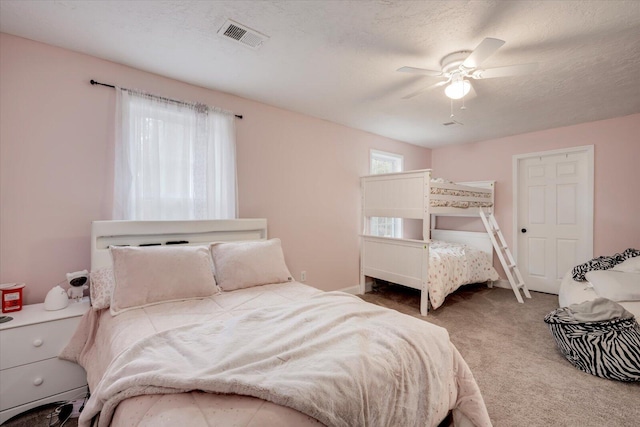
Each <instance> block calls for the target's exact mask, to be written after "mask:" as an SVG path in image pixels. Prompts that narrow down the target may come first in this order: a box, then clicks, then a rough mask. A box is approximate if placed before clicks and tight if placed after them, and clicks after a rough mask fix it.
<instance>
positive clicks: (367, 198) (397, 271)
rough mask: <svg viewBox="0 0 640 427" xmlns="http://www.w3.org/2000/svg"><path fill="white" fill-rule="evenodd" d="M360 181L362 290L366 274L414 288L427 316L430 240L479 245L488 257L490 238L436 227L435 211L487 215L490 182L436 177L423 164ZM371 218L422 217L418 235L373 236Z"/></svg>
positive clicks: (491, 191)
mask: <svg viewBox="0 0 640 427" xmlns="http://www.w3.org/2000/svg"><path fill="white" fill-rule="evenodd" d="M361 186H362V215H363V234H362V244H361V249H360V292H361V293H363V294H364V293H365V292H366V278H367V277H369V278H373V279H380V280H385V281H388V282H391V283H395V284H400V285H404V286H407V287H410V288H414V289H418V290H420V291H421V299H420V313H421V314H422V315H423V316H426V315H427V312H428V307H429V275H428V271H429V250H430V246H431V242H432V239H433V240H438V241H446V242H453V243H459V244H464V245H467V246H468V247H471V248H475V249H478V250H480V251H482V252H484V253H486V254H488V256H489V258H488V259H489V260H490V262H492V260H493V245H494V238H493V237H492V236H491V234H490V233H488V232H468V231H454V230H438V229H435V224H436V218H437V216H474V217H476V216H482V214H483V213H484V214H485V215H491V214H492V213H493V204H494V187H495V182H494V181H477V182H465V183H453V182H451V181H446V180H443V179H434V178H432V175H431V170H430V169H425V170H417V171H409V172H399V173H391V174H379V175H369V176H364V177H362V178H361ZM372 217H389V218H403V219H418V220H422V239H421V240H419V239H405V238H395V237H383V236H374V235H372V233H371V232H372V230H371V229H370V220H369V219H370V218H372ZM483 219H486V217H483ZM485 225H486V223H485ZM491 268H493V267H491ZM494 280H495V279H494Z"/></svg>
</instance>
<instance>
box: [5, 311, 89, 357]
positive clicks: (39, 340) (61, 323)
mask: <svg viewBox="0 0 640 427" xmlns="http://www.w3.org/2000/svg"><path fill="white" fill-rule="evenodd" d="M79 321H80V318H79V317H69V318H66V319H60V320H56V321H51V322H45V323H35V324H32V325H28V326H23V327H20V328H13V329H7V330H4V331H2V334H0V369H8V368H13V367H15V366H20V365H25V364H27V363H31V362H36V361H38V360H44V359H50V358H52V357H57V356H58V354H59V353H60V351H61V350H62V349H63V348H64V346H65V345H67V343H68V342H69V340H70V339H71V336H72V335H73V333H74V332H75V330H76V327H77V326H78V323H79Z"/></svg>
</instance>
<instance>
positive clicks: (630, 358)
mask: <svg viewBox="0 0 640 427" xmlns="http://www.w3.org/2000/svg"><path fill="white" fill-rule="evenodd" d="M594 302H596V304H597V303H598V302H599V303H600V304H608V305H609V306H611V304H613V305H616V306H618V307H619V308H620V310H621V311H620V312H619V313H621V316H620V317H614V318H610V319H607V320H596V321H583V320H580V316H576V313H575V312H574V311H573V310H572V308H575V307H577V306H580V305H584V304H586V303H582V304H574V305H571V306H569V307H561V308H558V309H556V310H554V311H552V312H551V313H549V314H547V315H546V316H545V318H544V321H545V323H546V324H547V325H548V326H549V329H550V330H551V334H552V335H553V337H554V339H555V341H556V344H557V345H558V348H559V350H560V352H561V353H562V354H563V355H564V357H565V358H566V359H567V360H568V361H569V362H571V364H572V365H573V366H575V367H576V368H578V369H580V370H581V371H584V372H587V373H589V374H592V375H596V376H599V377H602V378H607V379H610V380H618V381H640V325H638V322H636V319H635V318H634V316H633V314H631V313H629V312H628V311H626V310H625V309H624V308H623V307H622V306H620V305H619V304H617V303H615V302H613V301H610V300H606V299H605V298H598V299H597V300H594ZM589 303H592V302H589ZM591 314H593V313H591ZM576 317H578V318H576ZM592 317H594V318H597V317H598V316H597V315H596V316H592ZM587 318H588V316H587Z"/></svg>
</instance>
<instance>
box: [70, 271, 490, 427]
mask: <svg viewBox="0 0 640 427" xmlns="http://www.w3.org/2000/svg"><path fill="white" fill-rule="evenodd" d="M323 294H325V293H324V292H321V291H319V290H317V289H314V288H311V287H308V286H306V285H302V284H299V283H296V282H292V283H283V284H274V285H265V286H256V287H253V288H247V289H242V290H237V291H232V292H223V293H222V294H219V295H215V296H213V297H210V298H205V299H202V300H191V301H182V302H170V303H163V304H158V305H154V306H148V307H145V308H140V309H134V310H131V311H127V312H124V313H122V314H119V315H118V316H111V314H110V313H109V310H108V309H105V310H99V311H96V310H89V312H88V313H87V314H86V315H85V316H84V317H83V319H82V322H81V325H80V327H79V329H78V330H77V331H76V333H75V335H74V337H73V339H72V341H71V342H70V343H69V344H68V345H67V347H66V348H65V349H64V350H63V353H62V354H61V357H62V358H65V359H68V360H73V361H77V362H78V363H80V364H81V365H82V366H83V367H84V368H85V369H86V371H87V380H88V384H89V387H90V390H91V391H92V393H94V394H95V395H98V396H100V395H101V393H100V390H104V388H105V384H103V383H102V382H103V378H104V377H106V376H107V373H108V372H110V370H111V368H112V367H113V365H117V361H118V358H120V357H122V355H123V354H125V353H127V351H128V350H130V349H131V348H132V347H137V346H139V344H140V342H142V341H143V340H147V339H149V338H154V337H155V336H156V334H164V333H166V332H169V333H170V332H173V331H175V330H177V329H179V330H181V329H182V328H185V327H187V325H200V326H202V324H203V322H209V321H216V320H223V319H224V320H232V322H231V323H234V322H235V319H238V318H239V317H241V316H242V315H243V314H247V313H254V312H255V310H256V309H258V310H259V309H261V308H264V307H268V306H273V305H277V304H287V303H298V302H304V301H310V300H311V299H312V297H314V296H322V295H323ZM339 294H342V293H339ZM343 295H346V294H343ZM350 297H352V296H350ZM352 298H354V297H352ZM358 301H359V302H360V304H366V303H363V302H362V301H361V300H358ZM366 305H367V306H369V304H366ZM373 307H376V306H373ZM376 308H377V309H380V308H379V307H376ZM384 310H387V309H384ZM387 311H389V310H387ZM394 313H395V312H394ZM401 316H402V315H401ZM327 317H331V316H327ZM403 317H406V316H403ZM408 319H409V320H408V321H417V320H416V319H413V318H410V317H409V318H408ZM336 321H340V322H342V323H345V321H344V319H336ZM347 322H348V321H347ZM225 323H227V322H225ZM420 325H421V326H420V328H421V330H422V329H423V328H424V325H423V324H422V322H421V323H420ZM336 327H337V326H336ZM271 331H273V330H271ZM286 331H287V330H286V328H282V330H281V331H279V332H278V331H275V335H274V337H275V338H274V339H276V340H278V338H277V336H278V334H280V335H282V334H283V333H284V334H286V333H287V332H286ZM265 333H267V334H269V333H271V332H269V331H265ZM444 334H445V335H446V332H444ZM277 342H279V341H277ZM428 347H430V349H428V351H427V353H429V352H431V351H433V350H431V349H432V348H448V349H449V350H447V351H446V352H444V353H442V354H446V353H449V354H450V355H451V357H452V360H448V361H447V362H446V363H445V366H440V365H438V364H435V363H434V364H433V365H431V366H430V368H429V369H428V371H429V375H433V377H429V378H430V381H426V384H423V386H424V390H423V391H420V392H419V393H417V395H418V396H419V397H420V399H425V404H426V405H427V407H429V408H430V409H429V410H430V411H432V412H433V414H437V416H436V417H435V418H437V419H438V420H437V421H435V420H434V423H433V425H437V424H438V422H439V421H440V420H441V419H443V418H444V417H445V416H446V414H447V413H448V411H449V410H453V416H454V422H455V424H456V425H490V421H489V418H488V414H487V413H486V408H485V407H484V402H483V400H482V396H481V395H480V392H479V389H478V387H477V384H476V383H475V380H474V379H473V375H472V374H471V372H470V370H469V368H468V366H467V365H466V363H465V362H464V360H463V359H462V357H461V356H460V354H459V353H458V351H457V350H456V349H455V347H454V346H453V344H451V343H450V341H448V337H447V339H446V340H445V341H442V340H434V341H432V342H431V344H430V345H429V346H428ZM142 348H146V346H142ZM235 350H236V349H234V351H235ZM425 350H427V349H425ZM257 351H258V350H255V351H254V352H257ZM152 354H157V355H158V356H160V354H164V353H159V352H158V353H152ZM198 354H201V353H198ZM206 354H210V353H206ZM234 354H235V353H234ZM163 357H164V356H163ZM150 359H154V357H147V358H144V359H143V360H150ZM365 359H366V358H365ZM436 359H437V358H436ZM445 359H446V357H445ZM133 363H134V364H135V363H137V362H136V361H135V360H134V361H133ZM125 366H127V368H126V369H125V370H128V369H130V368H129V367H128V366H129V365H128V364H125ZM320 371H322V369H320ZM153 372H155V371H153ZM322 372H324V373H322ZM322 372H321V373H320V374H321V375H325V376H327V378H328V380H329V381H331V379H332V377H331V375H333V373H332V372H331V371H326V372H325V371H322ZM117 378H118V381H120V379H121V377H120V376H118V377H117ZM118 381H116V383H117V382H118ZM114 384H115V383H114ZM434 384H435V385H438V386H437V387H436V388H438V387H440V389H441V390H440V392H438V393H434V392H433V390H432V389H433V387H434ZM427 390H431V393H429V392H428V391H427ZM153 391H154V389H150V393H151V394H144V395H137V396H136V395H133V396H129V397H128V398H127V399H124V400H122V401H121V402H119V403H117V404H116V406H113V407H112V408H111V409H110V410H109V412H107V414H108V413H110V414H111V415H112V418H111V417H109V416H104V415H105V414H104V413H103V415H102V416H101V419H100V420H99V425H100V426H102V425H113V426H121V425H150V426H151V425H153V426H163V425H166V426H169V425H171V426H174V425H188V426H190V427H199V426H203V427H204V426H211V425H229V426H256V425H260V426H281V425H295V426H301V427H302V426H318V425H322V424H321V423H319V422H318V421H317V420H316V419H315V418H313V417H311V416H308V415H305V414H304V413H302V412H299V411H297V410H295V409H292V408H290V407H287V406H280V405H278V404H275V403H271V402H269V401H266V400H262V399H259V398H256V397H250V396H248V395H239V394H215V393H205V392H202V391H197V390H193V389H191V390H188V389H187V390H183V391H184V392H181V393H175V392H171V393H168V394H162V393H161V392H158V393H154V392H153ZM374 391H375V390H369V391H368V392H367V395H368V394H369V393H373V392H374ZM411 394H412V395H415V394H416V393H411ZM92 397H94V395H92ZM420 399H418V401H420ZM90 402H91V401H90ZM107 406H108V405H107ZM90 410H91V405H90V404H89V403H88V404H87V408H86V409H85V412H86V413H85V412H83V414H84V415H85V419H82V417H81V419H80V421H81V422H80V425H81V426H88V425H89V422H90V421H89V420H88V419H86V417H88V416H89V413H90ZM104 410H105V409H103V411H104ZM369 410H370V409H367V410H366V411H369ZM103 418H104V419H103Z"/></svg>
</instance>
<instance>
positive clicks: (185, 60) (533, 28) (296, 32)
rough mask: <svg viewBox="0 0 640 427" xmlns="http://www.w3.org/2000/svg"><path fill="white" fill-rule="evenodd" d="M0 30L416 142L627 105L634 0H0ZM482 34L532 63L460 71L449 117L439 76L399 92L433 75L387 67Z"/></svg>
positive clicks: (639, 48)
mask: <svg viewBox="0 0 640 427" xmlns="http://www.w3.org/2000/svg"><path fill="white" fill-rule="evenodd" d="M227 18H231V19H233V20H235V21H237V22H239V23H241V24H244V25H246V26H249V27H251V28H253V29H255V30H257V31H260V32H262V33H264V34H267V35H268V36H270V39H269V40H268V41H267V42H266V43H265V44H264V45H263V46H262V48H261V49H259V50H257V51H254V50H251V49H249V48H246V47H244V46H241V45H239V44H237V43H233V42H231V41H229V40H226V39H222V38H221V37H219V36H218V35H217V34H216V32H217V30H218V29H219V28H220V27H221V26H222V24H223V23H224V22H225V20H226V19H227ZM0 31H2V32H5V33H9V34H14V35H18V36H21V37H25V38H28V39H32V40H37V41H41V42H44V43H48V44H52V45H56V46H61V47H64V48H67V49H70V50H74V51H78V52H82V53H86V54H89V55H93V56H96V57H99V58H104V59H107V60H111V61H114V62H117V63H121V64H125V65H129V66H131V67H135V68H138V69H141V70H146V71H150V72H153V73H157V74H161V75H165V76H168V77H172V78H175V79H178V80H182V81H185V82H189V83H192V84H195V85H199V86H203V87H207V88H211V89H215V90H218V91H222V92H227V93H231V94H235V95H239V96H242V97H245V98H249V99H254V100H258V101H261V102H264V103H267V104H271V105H275V106H278V107H282V108H285V109H288V110H293V111H298V112H301V113H304V114H309V115H311V116H315V117H319V118H322V119H326V120H330V121H333V122H337V123H342V124H345V125H347V126H350V127H354V128H357V129H363V130H366V131H369V132H372V133H376V134H379V135H383V136H387V137H390V138H394V139H398V140H401V141H406V142H409V143H412V144H417V145H422V146H427V147H437V146H441V145H446V144H454V143H464V142H471V141H479V140H485V139H491V138H497V137H502V136H507V135H514V134H520V133H525V132H531V131H536V130H542V129H548V128H554V127H559V126H566V125H571V124H577V123H582V122H588V121H593V120H599V119H606V118H612V117H619V116H624V115H628V114H633V113H640V83H639V82H638V77H637V74H638V69H639V68H640V1H613V0H609V1H391V0H389V1H319V0H318V1H215V2H214V1H188V0H183V1H47V0H40V1H24V0H23V1H14V0H2V1H0ZM485 37H494V38H499V39H502V40H505V41H506V44H505V45H504V46H503V47H502V48H500V49H499V50H498V51H497V52H496V53H495V54H494V55H492V56H491V57H489V59H487V60H486V61H485V62H484V63H483V68H493V67H500V66H505V65H511V64H520V63H528V62H538V63H539V67H538V70H537V71H536V72H535V73H533V74H531V75H528V76H520V77H505V78H497V79H487V80H480V81H473V82H472V84H473V86H474V90H475V94H476V95H477V96H475V97H474V98H472V99H469V100H468V101H467V102H466V109H465V110H460V109H459V107H460V103H456V104H455V110H454V111H455V115H456V119H457V120H459V121H460V122H462V123H464V125H462V126H460V125H455V126H443V123H444V122H448V121H449V115H450V108H451V105H450V101H449V99H448V98H446V97H445V95H444V93H443V89H442V88H436V89H432V90H429V91H427V92H425V93H423V94H422V95H420V96H416V97H414V98H411V99H402V97H403V96H405V95H407V94H409V93H411V92H414V91H416V90H418V89H420V88H422V87H424V86H427V85H430V84H433V83H435V82H437V81H439V80H438V79H436V78H433V77H426V76H416V75H410V74H405V73H398V72H396V69H398V68H399V67H402V66H413V67H422V68H429V69H435V70H439V69H440V59H441V58H442V57H443V56H445V55H446V54H448V53H451V52H454V51H459V50H473V49H474V48H475V47H476V46H477V45H478V44H479V43H480V42H481V41H482V40H483V39H484V38H485ZM112 83H116V84H117V82H112ZM141 89H144V88H141Z"/></svg>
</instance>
